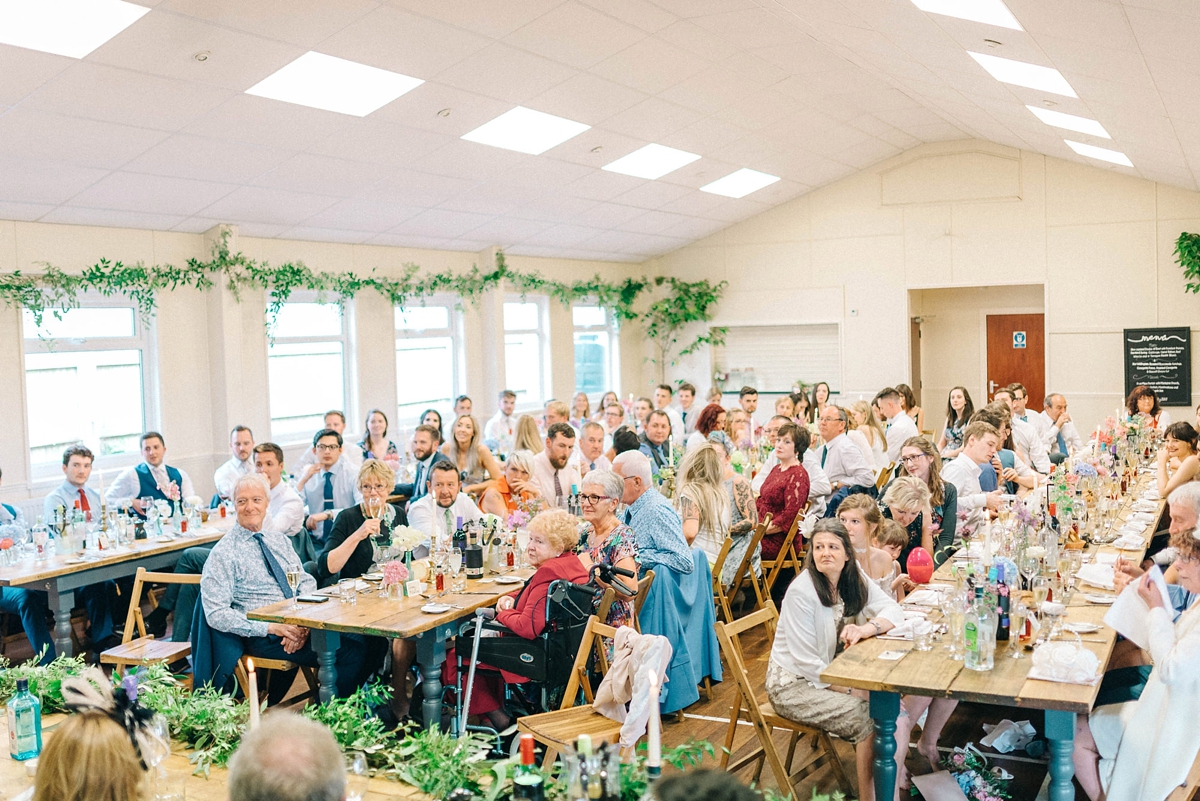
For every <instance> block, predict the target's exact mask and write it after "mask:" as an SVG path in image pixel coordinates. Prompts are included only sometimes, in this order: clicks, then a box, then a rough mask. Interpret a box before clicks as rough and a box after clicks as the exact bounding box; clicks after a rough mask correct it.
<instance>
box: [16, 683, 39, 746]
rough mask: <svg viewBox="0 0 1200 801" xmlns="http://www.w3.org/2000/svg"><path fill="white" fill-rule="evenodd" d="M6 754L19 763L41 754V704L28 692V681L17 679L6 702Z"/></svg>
mask: <svg viewBox="0 0 1200 801" xmlns="http://www.w3.org/2000/svg"><path fill="white" fill-rule="evenodd" d="M8 753H9V754H10V755H11V756H12V758H13V759H16V760H19V761H24V760H26V759H33V758H34V757H36V756H38V755H39V754H41V753H42V704H41V702H40V701H38V699H37V698H35V697H34V695H33V693H31V692H29V679H17V692H16V695H14V696H13V697H12V698H10V699H9V700H8Z"/></svg>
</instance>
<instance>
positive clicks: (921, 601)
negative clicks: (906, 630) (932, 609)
mask: <svg viewBox="0 0 1200 801" xmlns="http://www.w3.org/2000/svg"><path fill="white" fill-rule="evenodd" d="M940 600H941V595H940V594H939V593H936V592H934V591H933V590H917V591H916V592H914V593H912V594H911V595H907V596H905V598H904V603H906V604H913V605H915V606H937V605H938V603H939V601H940Z"/></svg>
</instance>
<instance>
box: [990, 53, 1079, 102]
mask: <svg viewBox="0 0 1200 801" xmlns="http://www.w3.org/2000/svg"><path fill="white" fill-rule="evenodd" d="M967 52H968V53H970V55H971V58H973V59H975V60H976V61H978V62H979V66H981V67H983V68H984V69H985V70H987V71H988V72H989V73H991V75H992V77H993V78H995V79H996V80H997V81H1000V82H1001V83H1011V84H1012V85H1014V86H1025V87H1028V88H1030V89H1041V90H1042V91H1043V92H1050V93H1051V94H1056V95H1066V96H1067V97H1079V95H1077V94H1075V90H1074V89H1072V88H1071V84H1069V83H1067V79H1066V78H1064V77H1063V76H1062V73H1061V72H1059V71H1058V70H1056V69H1054V68H1053V67H1039V66H1038V65H1037V64H1029V63H1026V62H1024V61H1013V60H1012V59H1011V58H1000V57H999V56H989V55H986V54H984V53H974V52H972V51H970V50H968V51H967Z"/></svg>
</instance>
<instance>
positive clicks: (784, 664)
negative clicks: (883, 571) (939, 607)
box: [767, 519, 911, 801]
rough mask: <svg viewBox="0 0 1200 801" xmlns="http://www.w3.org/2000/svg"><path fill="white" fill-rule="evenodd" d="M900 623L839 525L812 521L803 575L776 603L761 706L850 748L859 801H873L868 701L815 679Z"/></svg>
mask: <svg viewBox="0 0 1200 801" xmlns="http://www.w3.org/2000/svg"><path fill="white" fill-rule="evenodd" d="M903 622H904V612H903V611H902V610H901V609H900V606H899V605H898V604H897V603H896V602H895V601H893V600H892V599H891V598H889V597H888V596H887V595H885V594H884V592H883V591H882V590H880V589H879V587H878V586H877V585H876V584H875V583H874V582H872V581H869V580H868V579H866V577H865V576H864V575H863V574H862V572H861V571H860V570H859V569H858V567H857V565H856V564H855V562H854V549H853V546H852V545H851V543H850V534H849V533H848V532H847V531H846V527H845V526H844V525H842V523H841V521H839V520H834V519H825V520H821V521H819V522H818V523H817V525H816V527H815V528H814V529H813V533H812V537H811V538H810V540H809V546H808V554H807V556H805V559H804V571H803V572H801V573H800V575H799V576H797V577H796V578H795V580H794V581H792V583H791V585H790V586H789V587H788V590H787V594H786V595H785V596H784V598H783V606H782V607H781V609H780V615H779V626H778V628H777V629H776V632H775V643H774V645H772V647H771V662H770V664H769V665H768V667H767V698H769V699H770V700H771V704H772V705H773V706H774V707H775V711H776V712H778V713H779V714H780V715H782V716H783V717H785V718H788V719H789V720H794V721H796V722H798V723H804V724H806V725H809V726H814V727H816V728H819V729H823V730H824V731H827V732H830V733H831V734H836V735H837V736H839V737H841V738H842V739H844V740H847V741H849V742H851V743H854V747H855V752H856V756H857V767H858V788H859V795H860V798H861V799H862V801H870V799H873V798H874V792H875V790H874V785H873V783H872V773H871V761H872V759H873V754H872V751H873V747H872V737H873V734H874V729H873V726H872V723H871V716H870V714H869V712H868V706H867V695H866V693H865V692H862V691H859V690H854V691H852V690H849V689H847V688H845V687H837V686H834V685H830V684H826V683H824V682H822V681H821V671H823V670H824V669H825V668H826V667H828V665H829V663H830V662H832V661H833V658H834V657H835V656H836V655H837V652H838V651H839V650H841V648H842V647H846V648H848V647H850V646H852V645H854V644H855V643H856V642H858V641H859V640H863V639H866V638H868V637H874V636H876V635H879V634H883V633H884V632H886V631H889V630H890V629H892V628H893V627H894V626H898V625H900V624H901V623H903ZM906 724H907V721H902V722H901V725H898V726H897V727H896V755H897V757H896V761H897V763H898V766H899V771H900V775H903V770H904V755H905V754H907V753H908V732H909V729H910V728H911V727H910V726H908V725H906ZM898 792H899V783H897V793H898Z"/></svg>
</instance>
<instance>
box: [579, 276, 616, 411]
mask: <svg viewBox="0 0 1200 801" xmlns="http://www.w3.org/2000/svg"><path fill="white" fill-rule="evenodd" d="M576 306H586V307H592V308H598V309H600V310H601V311H603V312H604V324H603V325H576V324H575V307H576ZM598 331H604V332H606V333H607V334H608V357H607V360H606V361H607V362H608V365H607V367H608V384H609V386H607V387H605V388H604V389H602V390H600V395H598V396H597V397H595V398H592V397H591V396H590V395H589V396H588V400H589V401H591V402H593V403H598V402H599V401H600V398H602V397H604V393H606V392H615V393H617V397H618V398H619V397H621V324H620V322H619V321H618V320H617V318H616V315H614V314H613V313H612V309H610V308H608V307H607V306H603V305H601V304H600V302H599V301H597V300H595V299H592V298H587V299H585V300H580V301H576V302H575V303H572V304H571V352H572V355H574V348H575V335H576V334H582V333H595V332H598ZM578 393H579V378H578V371H576V379H575V389H574V391H573V394H572V397H574V395H575V394H578Z"/></svg>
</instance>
